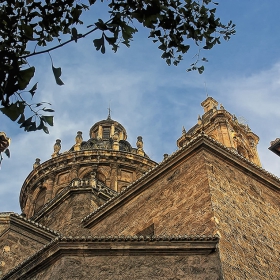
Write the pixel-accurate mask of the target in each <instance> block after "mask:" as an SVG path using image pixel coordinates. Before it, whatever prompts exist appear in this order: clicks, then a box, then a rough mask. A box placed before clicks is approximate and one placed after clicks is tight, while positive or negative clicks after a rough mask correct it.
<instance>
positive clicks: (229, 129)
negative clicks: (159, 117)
mask: <svg viewBox="0 0 280 280" xmlns="http://www.w3.org/2000/svg"><path fill="white" fill-rule="evenodd" d="M201 106H202V107H203V109H204V114H203V115H202V116H201V117H200V116H198V121H197V124H196V125H195V126H193V127H192V128H191V129H190V130H189V131H187V132H186V131H185V130H183V133H182V136H181V137H180V138H179V139H178V140H177V146H178V147H179V148H180V147H183V146H184V145H185V144H187V142H189V141H190V140H191V139H193V138H194V137H196V136H197V135H198V134H199V133H201V132H204V133H206V134H207V135H208V136H210V137H212V138H213V139H215V140H216V141H218V142H220V143H221V144H223V145H224V146H226V147H227V148H230V149H232V150H233V151H235V152H237V153H238V154H240V155H241V156H243V157H244V158H246V159H248V160H249V161H251V162H253V163H255V164H256V165H258V166H261V162H260V159H259V155H258V151H257V144H258V142H259V137H258V136H257V135H256V134H255V133H253V132H252V131H251V129H250V128H249V126H248V125H246V124H243V123H242V122H240V121H238V119H237V118H236V116H235V115H232V114H230V113H229V112H228V111H227V110H225V108H224V106H223V105H222V104H220V106H219V108H218V107H217V106H218V102H217V101H216V100H215V99H214V98H212V97H207V99H206V100H204V101H203V102H202V103H201Z"/></svg>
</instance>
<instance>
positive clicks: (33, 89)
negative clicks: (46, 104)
mask: <svg viewBox="0 0 280 280" xmlns="http://www.w3.org/2000/svg"><path fill="white" fill-rule="evenodd" d="M37 84H38V83H36V84H35V85H34V86H33V87H32V89H31V90H30V91H29V92H30V93H31V95H32V97H33V96H34V94H35V90H36V89H37Z"/></svg>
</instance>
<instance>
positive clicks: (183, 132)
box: [182, 126, 187, 135]
mask: <svg viewBox="0 0 280 280" xmlns="http://www.w3.org/2000/svg"><path fill="white" fill-rule="evenodd" d="M186 133H187V132H186V129H185V127H184V126H183V129H182V135H184V134H186Z"/></svg>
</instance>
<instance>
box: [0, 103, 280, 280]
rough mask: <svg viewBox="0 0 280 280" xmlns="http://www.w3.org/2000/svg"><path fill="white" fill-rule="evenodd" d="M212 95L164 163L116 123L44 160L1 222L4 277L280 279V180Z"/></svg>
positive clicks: (246, 130) (247, 132)
mask: <svg viewBox="0 0 280 280" xmlns="http://www.w3.org/2000/svg"><path fill="white" fill-rule="evenodd" d="M217 105H218V103H217V101H215V100H214V99H213V98H211V97H208V98H207V99H206V100H205V101H204V102H202V106H203V108H204V114H203V115H202V117H199V119H198V123H197V125H195V126H194V127H193V128H191V129H190V130H189V131H188V132H186V130H185V129H183V133H182V136H181V137H180V138H179V139H178V141H177V145H178V147H179V149H178V150H177V151H176V152H175V153H173V154H172V155H170V156H165V157H164V160H163V161H162V162H161V163H159V164H156V163H155V162H153V161H152V160H150V159H149V157H148V156H147V155H146V153H145V152H144V148H143V139H142V137H141V136H139V137H137V141H136V148H132V146H131V145H130V144H129V143H128V142H127V141H126V139H127V135H126V131H125V129H124V127H123V126H122V125H121V124H119V123H118V122H116V121H113V120H112V119H111V117H110V115H109V116H108V119H107V120H104V121H100V122H97V123H96V124H94V125H93V126H92V127H91V129H90V133H89V134H90V139H89V140H88V141H84V140H83V136H82V132H80V131H79V132H78V133H77V136H76V138H75V144H74V145H73V147H72V148H71V149H70V150H69V151H67V152H64V153H61V152H60V151H61V143H62V141H60V140H59V139H58V140H59V141H56V143H55V145H54V152H53V154H52V158H51V159H50V160H48V161H47V162H45V163H42V164H41V163H40V160H39V159H36V162H35V164H34V169H33V171H32V172H31V173H30V174H29V176H28V177H27V179H26V180H25V182H24V184H23V187H22V190H21V194H20V203H21V207H22V211H23V213H22V215H17V214H14V213H2V214H0V253H1V255H0V277H2V278H1V279H34V280H35V279H36V280H39V279H40V280H41V279H43V280H44V279H54V280H56V279H102V278H104V279H120V280H121V279H129V280H131V279H132V280H133V279H135V280H136V279H137V280H138V279H143V280H144V279H166V280H167V279H168V280H170V279H173V280H175V279H176V280H178V279H189V280H192V279H195V280H197V279H198V280H200V279H201V280H222V279H225V280H234V279H242V280H243V279H258V280H262V279H263V280H265V279H280V274H279V265H280V258H279V256H280V237H279V230H278V229H279V227H280V218H279V217H280V180H279V179H278V178H276V177H275V176H273V175H271V174H269V173H268V172H266V171H265V170H263V169H262V168H261V167H260V161H259V157H258V153H257V143H258V136H257V135H255V134H254V133H253V132H252V131H251V130H250V129H249V127H248V126H247V125H245V124H244V123H242V122H240V121H239V120H237V119H236V118H235V117H234V115H231V114H230V113H229V112H227V111H226V110H225V109H224V107H223V106H222V105H221V106H220V108H219V109H217Z"/></svg>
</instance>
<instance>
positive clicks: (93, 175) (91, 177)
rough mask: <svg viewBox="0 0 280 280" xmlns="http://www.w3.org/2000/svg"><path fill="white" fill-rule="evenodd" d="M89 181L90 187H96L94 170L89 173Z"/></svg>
mask: <svg viewBox="0 0 280 280" xmlns="http://www.w3.org/2000/svg"><path fill="white" fill-rule="evenodd" d="M89 183H90V186H91V187H93V188H95V187H96V172H94V171H93V172H91V173H90V179H89Z"/></svg>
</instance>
